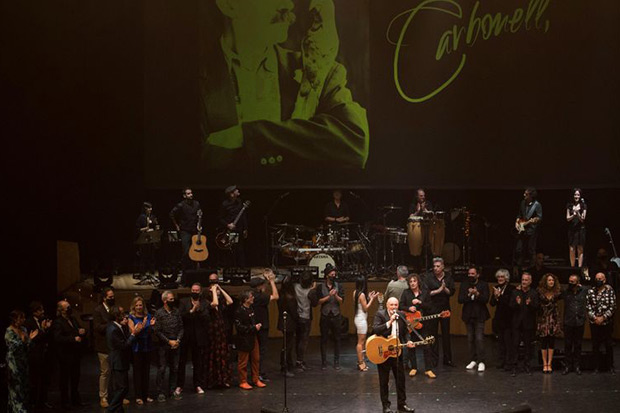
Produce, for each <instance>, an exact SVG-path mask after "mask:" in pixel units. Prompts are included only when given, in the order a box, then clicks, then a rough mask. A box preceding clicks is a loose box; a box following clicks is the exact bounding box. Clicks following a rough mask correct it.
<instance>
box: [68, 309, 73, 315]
mask: <svg viewBox="0 0 620 413" xmlns="http://www.w3.org/2000/svg"><path fill="white" fill-rule="evenodd" d="M71 314H73V308H72V307H69V308H67V315H71Z"/></svg>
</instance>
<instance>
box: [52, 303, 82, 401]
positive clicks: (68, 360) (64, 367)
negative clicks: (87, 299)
mask: <svg viewBox="0 0 620 413" xmlns="http://www.w3.org/2000/svg"><path fill="white" fill-rule="evenodd" d="M71 314H72V308H71V305H70V304H69V302H67V301H64V300H63V301H59V302H58V304H57V306H56V315H57V317H56V319H55V320H54V322H53V323H52V337H53V338H54V345H55V348H56V354H57V356H58V365H59V381H60V399H61V403H62V408H63V409H64V410H70V409H71V404H73V405H74V406H83V404H82V402H81V400H80V394H79V392H78V385H79V383H80V359H81V355H82V341H83V337H84V336H85V335H86V330H84V329H83V328H81V327H80V324H79V323H78V321H77V320H76V318H75V317H73V316H72V315H71ZM69 388H71V402H69Z"/></svg>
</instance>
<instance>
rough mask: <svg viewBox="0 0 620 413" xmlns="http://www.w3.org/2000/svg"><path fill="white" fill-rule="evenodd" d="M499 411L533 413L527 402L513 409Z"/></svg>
mask: <svg viewBox="0 0 620 413" xmlns="http://www.w3.org/2000/svg"><path fill="white" fill-rule="evenodd" d="M497 413H532V408H531V407H530V406H528V405H527V404H523V405H521V406H517V407H513V408H512V409H505V410H499V411H497Z"/></svg>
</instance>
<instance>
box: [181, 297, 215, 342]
mask: <svg viewBox="0 0 620 413" xmlns="http://www.w3.org/2000/svg"><path fill="white" fill-rule="evenodd" d="M191 309H192V299H191V298H189V297H187V298H183V299H181V303H180V304H179V313H180V314H181V318H182V319H183V342H184V343H194V342H195V343H196V345H197V346H206V345H207V344H208V341H209V335H208V332H207V323H208V321H209V303H208V302H207V301H206V300H204V299H201V300H200V309H199V310H198V311H195V312H193V313H190V310H191Z"/></svg>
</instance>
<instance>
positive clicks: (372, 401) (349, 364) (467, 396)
mask: <svg viewBox="0 0 620 413" xmlns="http://www.w3.org/2000/svg"><path fill="white" fill-rule="evenodd" d="M452 340H453V346H452V348H453V352H454V356H455V357H454V360H455V362H456V364H457V367H456V368H451V367H444V366H441V365H440V366H439V368H438V369H437V370H435V372H436V373H437V378H436V379H428V378H426V377H425V376H423V375H421V373H418V375H417V376H416V377H413V378H410V377H407V378H406V381H407V384H406V387H407V403H408V405H409V406H410V407H414V408H415V409H416V412H437V411H442V412H450V413H452V412H463V413H465V412H475V413H485V412H500V411H514V410H516V409H518V408H519V407H523V406H524V405H528V406H530V407H531V409H532V411H533V412H558V411H577V412H578V411H587V412H615V411H617V406H618V404H619V403H620V392H619V390H618V389H619V388H620V375H616V376H612V375H610V374H609V373H601V374H598V375H593V374H592V371H584V373H583V375H582V376H577V375H575V374H574V373H571V374H569V375H567V376H562V375H561V371H560V370H556V371H554V373H553V374H552V375H543V374H542V373H541V372H540V371H539V369H538V368H536V371H535V372H534V373H533V374H532V375H531V376H528V375H527V374H524V373H519V374H518V375H517V376H516V377H514V378H513V377H510V374H509V373H507V372H504V371H500V370H498V369H496V368H495V363H494V361H495V342H494V340H492V339H491V338H489V337H487V339H486V341H485V348H486V349H487V353H488V357H487V361H488V363H487V370H486V371H485V372H484V373H477V372H470V371H466V370H465V364H466V363H468V362H469V360H468V356H467V354H468V353H467V342H466V339H465V338H463V337H453V338H452ZM280 346H281V341H280V340H279V339H271V340H270V342H269V348H268V354H269V355H268V358H267V367H266V370H267V374H268V376H269V377H270V379H271V381H270V382H268V383H267V385H268V386H267V387H266V388H264V389H254V390H251V391H246V390H241V389H239V388H238V387H234V386H233V387H232V388H231V389H228V390H207V391H206V393H205V394H204V395H200V396H199V395H197V394H195V393H193V392H192V391H191V389H190V385H191V383H192V380H191V368H190V367H189V366H188V368H187V371H186V374H187V377H186V388H185V390H184V392H183V399H182V400H178V401H175V400H171V399H170V400H168V401H166V402H165V403H158V402H157V401H155V402H153V403H151V404H149V405H145V406H141V407H140V406H137V405H135V403H133V401H134V397H133V391H132V390H130V399H131V400H132V404H130V405H129V406H127V407H126V409H125V410H126V411H127V412H137V411H140V412H153V413H163V412H183V411H208V412H214V413H216V412H259V411H260V409H261V407H265V408H268V410H266V411H273V412H281V411H282V409H283V394H282V390H283V383H284V379H283V377H282V376H281V375H279V374H278V372H279V362H278V360H279V357H278V352H279V349H280ZM557 348H563V343H562V342H561V341H560V342H558V345H557ZM584 350H586V351H587V350H590V343H589V341H586V342H585V343H584ZM331 355H332V353H331V347H330V348H329V350H328V360H331V359H332V356H331ZM619 356H620V351H618V350H617V349H616V352H615V357H616V360H617V359H618V357H619ZM307 362H308V364H309V365H310V367H311V368H312V370H310V371H307V372H302V373H298V372H295V377H293V378H289V379H287V381H288V407H289V411H290V412H298V413H302V412H303V413H311V412H317V413H318V412H321V413H324V412H342V411H349V412H381V402H380V400H379V387H378V386H379V378H378V374H377V372H376V367H375V366H373V365H370V369H369V370H368V371H367V372H365V373H361V372H358V371H357V370H356V356H355V339H354V336H352V335H350V336H348V338H347V339H346V340H343V341H342V350H341V366H342V370H341V371H336V370H334V369H333V367H331V365H330V367H328V369H327V370H326V371H323V370H321V368H320V351H319V340H318V338H311V339H310V344H309V351H308V355H307ZM235 370H236V369H233V374H234V375H235V376H236V371H235ZM155 373H156V369H155V366H154V365H153V366H152V368H151V375H150V379H151V380H150V388H151V391H152V392H153V393H155ZM130 375H131V373H130ZM97 380H98V363H97V360H96V355H95V354H94V353H90V354H87V355H85V356H84V358H83V361H82V377H81V380H80V391H81V395H82V398H83V400H84V401H87V402H89V403H92V405H91V406H88V407H84V408H81V409H75V410H72V411H76V412H83V413H87V412H88V413H91V412H95V411H100V410H103V409H100V408H99V405H98V404H97V403H98V397H97V383H98V381H97ZM131 380H132V378H131V377H130V383H132V381H131ZM53 383H56V380H53ZM236 384H237V382H236V379H235V381H234V385H236ZM52 387H53V388H52V390H51V392H50V397H49V400H50V401H51V402H52V403H54V404H55V405H58V404H59V397H60V396H59V392H58V389H57V386H56V385H55V384H54V385H53V386H52ZM131 387H132V386H131V385H130V388H131ZM395 393H396V388H395V386H394V379H393V377H391V378H390V400H391V402H392V408H396V394H395ZM517 411H521V410H517Z"/></svg>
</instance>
